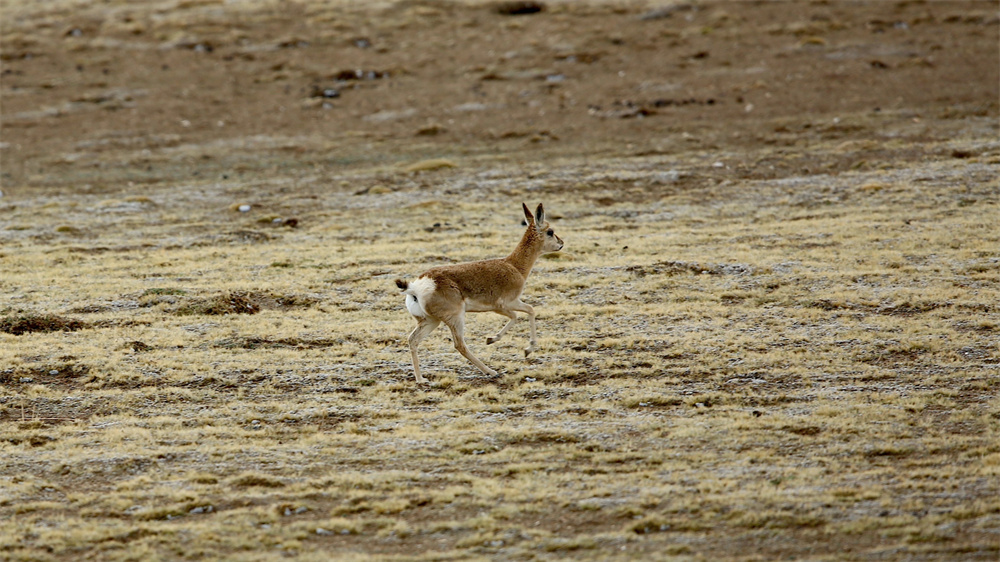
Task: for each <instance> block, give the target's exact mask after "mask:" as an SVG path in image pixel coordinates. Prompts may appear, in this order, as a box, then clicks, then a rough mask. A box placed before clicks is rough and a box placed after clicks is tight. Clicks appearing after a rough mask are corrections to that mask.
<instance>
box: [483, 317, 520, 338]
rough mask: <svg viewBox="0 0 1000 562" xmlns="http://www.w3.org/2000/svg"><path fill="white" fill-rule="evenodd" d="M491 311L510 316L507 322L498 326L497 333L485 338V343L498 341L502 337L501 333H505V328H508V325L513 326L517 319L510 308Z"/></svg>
mask: <svg viewBox="0 0 1000 562" xmlns="http://www.w3.org/2000/svg"><path fill="white" fill-rule="evenodd" d="M493 312H496V313H497V314H499V315H501V316H506V317H507V318H510V320H508V321H507V323H506V324H504V325H503V328H500V331H499V332H497V335H495V336H493V337H492V338H486V345H490V344H494V343H496V342H498V341H500V338H502V337H503V335H504V334H506V333H507V330H509V329H510V327H511V326H513V325H514V322H515V321H516V320H517V314H515V313H514V311H512V310H494V311H493Z"/></svg>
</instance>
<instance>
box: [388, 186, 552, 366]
mask: <svg viewBox="0 0 1000 562" xmlns="http://www.w3.org/2000/svg"><path fill="white" fill-rule="evenodd" d="M521 207H522V208H523V209H524V217H525V219H526V220H527V223H528V229H527V230H526V231H525V232H524V236H522V237H521V241H520V242H519V243H518V244H517V247H516V248H514V251H513V252H511V253H510V255H509V256H507V257H505V258H499V259H492V260H482V261H474V262H468V263H460V264H455V265H445V266H441V267H435V268H432V269H428V270H427V271H425V272H424V273H422V274H421V275H420V277H418V278H417V279H415V280H413V281H409V282H407V281H403V280H402V279H397V280H396V286H397V287H399V288H400V289H402V290H403V293H404V294H405V295H406V309H407V310H409V311H410V314H412V315H413V317H414V318H415V319H416V320H417V327H416V328H414V329H413V332H411V333H410V339H409V343H410V355H411V356H412V357H413V374H414V375H416V377H417V384H420V383H423V382H425V379H424V377H422V376H421V375H420V361H419V360H418V359H417V346H419V345H420V341H421V340H423V339H424V338H425V337H427V335H428V334H430V333H431V332H433V331H434V328H437V327H438V324H440V323H441V322H444V323H445V325H446V326H448V328H450V329H451V337H452V339H453V340H454V342H455V349H456V350H458V352H459V353H461V354H462V355H464V356H465V358H466V359H468V360H469V361H471V362H472V364H473V365H475V366H476V367H477V368H479V370H480V371H482V372H483V373H485V374H487V375H491V376H492V375H496V374H497V373H496V371H494V370H493V369H490V368H489V367H487V366H486V365H484V364H483V362H482V361H480V360H479V359H477V358H476V356H475V355H473V354H472V352H471V351H469V348H467V347H466V346H465V338H464V332H465V313H466V312H496V313H497V314H500V315H502V316H506V317H507V318H510V320H508V321H507V323H506V324H504V326H503V328H500V331H499V332H497V334H496V335H495V336H493V337H491V338H486V344H487V345H489V344H492V343H496V342H498V341H500V338H502V337H503V335H504V334H506V333H507V330H509V329H510V327H511V326H513V325H514V321H515V320H517V314H516V313H517V312H523V313H525V314H527V315H528V320H530V322H531V340H530V342H529V343H528V347H527V348H526V349H525V350H524V356H525V357H527V356H528V355H529V354H530V353H531V352H532V351H535V348H536V346H537V341H536V339H535V310H534V309H533V308H531V307H530V306H528V305H526V304H524V303H523V302H521V291H522V290H524V282H525V280H527V279H528V274H530V273H531V268H532V267H533V266H534V265H535V261H536V260H537V259H538V256H540V255H542V254H549V253H552V252H558V251H559V250H561V249H562V247H563V241H562V239H560V238H559V237H558V236H556V233H555V232H553V231H552V229H551V228H549V223H548V222H546V221H545V209H544V208H543V207H542V205H541V204H539V205H538V208H537V209H536V210H535V214H534V215H532V214H531V211H529V210H528V206H527V205H525V204H524V203H521Z"/></svg>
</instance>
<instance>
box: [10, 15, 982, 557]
mask: <svg viewBox="0 0 1000 562" xmlns="http://www.w3.org/2000/svg"><path fill="white" fill-rule="evenodd" d="M181 4H183V5H184V6H183V7H187V8H189V9H192V10H197V9H201V8H203V7H204V6H210V7H212V6H216V4H215V3H211V2H192V1H188V2H181ZM251 4H252V3H251ZM833 4H834V5H836V3H833ZM123 5H125V4H124V3H123ZM406 5H407V6H411V4H406ZM412 5H413V6H417V7H424V8H425V9H426V10H438V11H441V10H444V8H442V6H445V4H440V3H415V4H412ZM802 5H803V6H804V5H806V4H805V3H802ZM827 5H828V4H821V7H822V6H827ZM4 6H5V8H4V9H5V10H10V9H12V8H11V6H10V3H7V4H4ZM557 6H558V5H557ZM734 6H735V5H734ZM808 6H810V7H815V6H814V5H813V4H809V5H808ZM980 7H981V4H980ZM135 9H138V8H135ZM234 9H235V8H234ZM247 9H249V8H247ZM470 9H472V8H470ZM476 9H479V8H478V7H477V8H476ZM581 9H582V8H581ZM644 9H645V8H643V9H639V8H635V9H631V8H630V9H629V10H625V9H624V8H622V10H624V11H614V12H612V13H613V14H617V15H621V16H622V17H627V18H630V19H629V20H628V21H638V18H637V14H641V13H643V10H644ZM729 9H730V10H736V9H737V8H732V7H731V8H729ZM565 10H569V9H568V8H565ZM630 10H631V11H630ZM179 13H181V12H179ZM199 13H200V12H199ZM560 13H562V14H565V13H571V11H569V12H565V11H564V12H559V11H558V10H556V11H555V14H554V16H552V17H555V16H557V15H559V14H560ZM696 13H698V12H696ZM210 14H215V12H210ZM43 15H44V14H43ZM418 15H419V12H418ZM32 17H36V18H43V16H40V15H38V14H35V15H33V16H32ZM46 17H47V16H46ZM170 17H174V16H170V15H169V12H165V13H164V14H162V17H160V18H159V19H156V18H153V19H151V20H149V21H154V22H158V23H157V24H156V25H159V26H160V27H158V28H156V29H159V30H160V31H162V30H163V29H166V28H168V27H169V26H168V24H169V22H170ZM176 17H179V16H176ZM206 17H207V16H206ZM427 17H434V18H437V17H439V16H438V15H434V16H427ZM533 17H534V16H533ZM539 17H541V16H539ZM546 17H548V16H546ZM746 17H750V16H746ZM246 18H248V19H246V20H242V21H243V23H244V24H246V23H247V21H249V16H246ZM43 19H44V18H43ZM939 19H940V21H944V18H943V17H942V18H939ZM143 21H146V20H142V19H136V20H133V21H132V22H123V23H122V25H125V24H129V23H130V24H131V25H152V24H142V22H143ZM199 21H201V20H199ZM204 21H209V20H207V19H206V20H204ZM517 21H522V20H517ZM587 21H593V19H590V20H587ZM671 21H674V20H671ZM817 21H820V20H817ZM209 23H211V22H209ZM696 23H697V22H696ZM206 25H207V26H208V25H209V24H206ZM247 25H249V24H247ZM394 25H395V24H394ZM411 25H416V24H411ZM517 25H530V24H520V23H519V24H517ZM693 25H694V24H693ZM748 25H749V24H748ZM970 25H971V24H970ZM990 25H992V27H990V28H989V30H990V33H994V34H995V28H996V24H995V23H993V24H990ZM43 27H44V26H43ZM209 27H210V26H209ZM417 27H419V26H417ZM86 29H89V28H85V30H86ZM400 29H404V30H405V28H400ZM60 31H61V28H60ZM153 31H154V30H153V29H152V28H149V29H144V30H143V31H139V32H136V31H135V30H131V31H129V30H126V31H125V32H122V33H126V34H127V35H129V36H133V35H134V36H135V37H137V38H142V37H145V35H144V34H146V33H149V34H151V33H153ZM201 31H202V32H203V33H205V34H209V35H210V30H209V31H205V30H204V29H202V30H201ZM866 32H867V31H866ZM9 33H12V31H10V30H9V29H7V30H6V31H5V34H8V37H9ZM87 33H90V32H89V31H87ZM114 33H116V31H115V30H113V29H112V30H110V31H107V34H108V35H109V36H112V37H115V35H114ZM164 33H165V32H164ZM191 33H194V31H191ZM213 33H216V36H218V37H223V38H224V37H225V33H223V32H222V31H218V30H216V31H215V32H213ZM234 33H235V32H234ZM300 33H301V34H303V35H295V37H305V38H310V37H311V36H309V35H308V34H307V33H306V31H302V30H300ZM345 33H346V32H345ZM810 33H820V31H815V32H810ZM167 35H169V34H167ZM289 36H291V35H289ZM164 37H166V36H164ZM794 37H796V38H799V37H801V35H795V36H794ZM136 40H139V39H136ZM161 40H163V41H166V40H167V39H166V38H161ZM303 41H304V39H303ZM830 41H832V39H831V40H830ZM226 44H227V43H226V42H225V40H224V39H219V42H218V44H216V47H215V49H216V50H217V51H219V52H223V51H224V49H225V45H226ZM813 44H820V41H819V39H814V41H813V43H809V44H808V45H813ZM101 48H103V47H100V46H99V45H98V46H94V45H91V46H90V47H87V49H97V50H98V52H99V53H105V54H104V55H103V56H111V55H108V54H106V51H100V49H101ZM79 49H80V50H78V51H74V52H76V53H78V54H79V53H84V54H86V53H90V51H88V50H86V49H84V48H83V47H79ZM4 52H5V53H9V52H11V51H10V46H9V44H5V45H4ZM79 56H83V55H82V54H81V55H79ZM95 56H96V55H95ZM186 56H196V55H195V54H193V53H188V55H186ZM258 56H260V57H264V56H265V55H263V54H261V55H258ZM6 64H8V66H10V63H6ZM19 64H20V63H19ZM171 64H174V65H176V64H178V63H177V62H176V61H175V62H172V63H171ZM14 68H21V67H18V66H16V65H15V66H14ZM25 72H28V70H25ZM275 72H281V70H278V71H275ZM994 72H995V69H994ZM10 80H11V79H10V78H5V88H8V89H5V90H4V103H5V104H7V103H8V100H10V99H12V98H13V97H16V94H15V93H12V91H11V90H10V89H9V88H10V84H11V82H10ZM987 88H988V87H987ZM992 88H993V89H994V90H995V89H996V85H995V84H994V85H993V86H992ZM43 89H44V88H43ZM40 91H41V90H40ZM46 91H47V90H46ZM39 95H42V94H39ZM151 95H152V94H151ZM373 95H375V94H373ZM18 99H20V98H18ZM16 103H22V102H21V101H18V102H16ZM164 103H168V102H166V101H165V102H164ZM359 103H360V102H359ZM928 103H929V102H928ZM205 107H206V108H211V107H214V106H212V104H207V105H206V106H205ZM961 107H963V108H966V109H967V107H968V106H967V105H962V106H961ZM742 108H743V105H742V104H741V105H740V106H739V107H738V108H737V110H738V111H743V109H742ZM314 109H315V108H307V109H302V111H313V110H314ZM939 109H940V108H938V109H934V110H926V109H922V110H921V111H923V112H924V113H923V114H922V115H923V117H922V118H915V117H914V116H913V114H912V113H911V110H910V109H907V108H902V109H898V108H897V109H892V108H886V109H885V110H883V111H880V112H879V113H878V115H873V114H872V113H871V112H870V111H861V110H858V111H855V112H842V113H839V114H838V117H837V120H836V121H833V120H832V118H831V117H830V116H829V115H824V116H823V117H822V118H816V119H815V120H813V122H814V123H818V124H817V125H815V126H811V127H805V128H803V127H802V126H801V125H802V122H803V121H801V119H805V118H803V117H800V116H795V115H785V116H780V115H778V116H771V117H766V118H762V120H761V121H758V122H756V124H755V125H753V126H754V127H759V129H757V131H758V133H759V135H758V136H757V137H753V135H749V136H750V137H753V138H756V139H757V141H761V139H764V138H766V139H769V140H768V141H767V142H763V141H761V142H756V141H754V142H749V141H747V140H746V139H747V137H748V136H747V135H744V137H743V139H734V137H733V136H732V135H731V134H730V131H729V130H726V129H725V128H721V129H713V128H712V126H711V125H708V124H706V123H705V122H704V121H701V120H698V119H696V120H695V121H692V123H694V125H692V128H691V129H690V130H693V131H695V132H696V135H695V136H696V138H693V139H691V138H689V139H688V140H683V139H684V137H683V136H682V135H681V132H677V134H676V135H670V134H667V133H663V132H662V131H661V133H660V136H658V137H657V139H659V140H657V141H655V142H654V141H650V140H648V139H647V138H646V137H643V134H644V133H636V137H635V138H626V139H625V140H628V141H629V142H632V143H634V144H630V145H629V147H628V148H625V147H624V145H622V146H621V147H619V148H618V149H617V150H612V149H609V148H608V147H609V146H612V145H613V144H614V142H617V140H620V139H622V138H625V137H626V136H627V134H629V133H628V132H627V130H626V129H625V127H626V126H625V125H623V124H622V123H623V122H625V120H616V121H614V123H613V124H607V127H609V129H602V131H604V132H606V133H607V134H608V135H609V136H608V137H607V138H606V139H601V138H596V137H595V139H593V144H589V145H583V144H580V143H577V144H572V143H574V142H577V141H575V140H566V141H565V142H563V141H558V140H555V141H550V140H549V139H547V138H545V135H539V134H538V133H535V132H529V133H530V134H527V136H517V135H514V136H512V137H510V138H503V139H499V140H498V139H496V138H493V137H491V138H492V140H491V141H490V143H487V144H476V142H472V141H469V142H466V141H464V140H462V138H464V137H461V138H454V137H447V136H446V137H444V140H441V139H439V138H437V137H435V136H434V135H430V136H428V135H424V134H420V135H419V136H413V129H414V127H415V125H414V124H413V123H410V124H408V125H405V130H406V131H407V133H406V134H405V135H403V134H400V135H396V133H394V132H393V131H395V130H384V129H378V127H380V126H381V125H377V124H376V125H372V127H373V128H375V129H378V132H377V133H372V134H368V133H366V134H360V133H357V134H354V133H350V132H344V133H343V134H340V133H338V134H335V135H324V134H319V133H303V134H287V135H286V134H272V135H263V134H261V135H256V134H249V133H248V134H246V135H242V136H240V135H237V136H220V137H218V138H214V137H211V134H220V133H218V132H216V133H213V132H212V130H209V131H207V132H206V131H192V132H191V134H190V136H184V135H187V133H178V135H179V136H177V137H166V136H162V137H161V136H156V135H155V134H152V133H149V134H147V133H142V134H133V135H130V136H121V135H117V136H116V135H113V134H108V133H106V132H105V133H102V134H103V136H98V137H96V138H95V137H87V136H85V135H82V134H81V136H80V137H79V138H71V141H66V140H65V139H59V138H56V137H55V136H53V135H51V134H41V133H39V131H40V130H41V131H44V130H47V129H44V127H46V126H48V125H46V123H50V121H47V120H46V119H49V118H46V117H43V116H37V115H36V116H35V117H32V115H31V114H26V113H25V112H26V111H28V110H27V109H24V111H21V112H20V113H17V114H16V115H15V117H14V118H12V119H9V118H10V116H11V115H12V114H11V113H9V110H5V114H4V118H5V123H8V124H9V123H11V122H13V123H20V124H19V125H14V126H13V128H12V127H10V126H8V127H7V128H5V130H4V139H3V141H4V142H5V143H23V145H24V146H25V147H29V146H33V147H35V148H34V149H32V150H36V152H34V153H30V154H29V149H28V148H25V149H24V150H25V152H24V153H23V154H21V153H18V154H19V156H17V158H16V159H15V157H14V156H12V154H13V150H14V149H13V148H11V147H10V146H9V145H8V146H7V147H5V148H4V149H3V156H4V167H5V170H6V172H7V174H5V176H4V186H3V190H4V195H3V197H2V198H0V218H2V227H0V243H2V246H0V272H2V273H0V389H2V390H0V455H2V458H3V461H2V463H0V557H2V558H3V559H9V560H144V561H146V560H178V559H183V560H213V559H227V560H271V559H277V558H283V557H289V558H295V559H300V560H328V559H330V558H331V557H335V558H341V559H351V560H355V559H356V560H366V559H370V560H476V559H483V560H486V559H493V560H553V559H564V558H572V559H581V560H637V559H677V560H689V559H690V560H751V559H759V560H772V559H778V558H793V559H813V560H833V559H837V560H861V559H865V560H871V559H878V560H996V559H997V557H998V556H1000V344H998V341H1000V308H998V303H1000V250H998V249H1000V230H998V227H997V223H998V217H1000V212H998V211H1000V183H998V179H997V169H998V164H1000V141H998V140H997V133H998V129H997V106H996V104H995V103H992V105H991V104H989V103H987V104H985V105H982V106H981V108H980V109H978V110H975V111H972V112H969V111H966V110H965V109H963V110H962V111H960V112H958V113H957V114H955V113H949V114H947V115H943V114H942V113H941V112H940V111H943V110H940V111H939ZM206 111H208V110H206ZM679 111H680V110H679ZM775 111H777V110H775ZM109 115H113V116H118V115H121V113H120V112H117V110H116V112H111V113H109ZM304 115H305V117H303V118H302V119H303V120H305V121H309V120H312V119H314V114H313V113H304ZM65 118H66V119H74V118H76V117H74V116H73V115H68V116H66V117H65ZM113 118H118V117H113ZM654 118H655V117H653V116H650V117H649V120H650V121H652V120H653V119H654ZM32 119H37V124H35V125H30V126H29V125H27V124H25V123H27V122H31V123H35V121H31V120H32ZM484 119H486V117H484ZM594 119H595V120H594V121H592V123H605V121H598V120H597V118H594ZM699 119H700V118H699ZM18 120H20V121H18ZM569 120H572V119H569ZM628 123H639V121H634V120H631V121H628ZM131 126H133V127H136V126H137V125H135V124H133V125H131ZM390 126H392V127H395V126H396V125H386V127H390ZM595 126H596V125H595ZM601 126H602V127H603V126H605V125H601ZM636 127H638V125H636ZM748 127H749V125H748ZM453 130H454V129H453ZM387 131H388V132H387ZM760 131H765V133H760ZM170 134H174V133H170ZM685 134H686V133H685ZM33 135H34V136H33ZM227 135H228V133H227ZM373 135H374V136H373ZM531 135H535V136H534V137H532V136H531ZM559 136H561V138H564V139H565V138H567V137H566V136H565V135H564V134H563V133H560V135H559ZM688 136H689V137H690V135H688ZM674 137H677V138H679V139H681V140H669V139H672V138H674ZM466 140H467V139H466ZM104 141H106V142H104ZM60 142H68V143H69V144H67V145H60V144H58V143H60ZM101 142H104V144H101ZM484 142H485V141H484ZM588 142H589V141H588ZM32 143H34V144H32ZM46 143H49V144H46ZM73 143H76V144H73ZM86 143H90V144H86ZM560 143H561V144H560ZM657 143H659V144H657ZM663 143H666V144H663ZM671 143H675V144H671ZM45 147H48V148H45ZM43 148H45V150H48V151H49V152H45V150H43ZM17 150H21V149H17ZM522 201H524V202H527V203H528V204H529V205H532V206H533V205H534V204H536V203H538V202H544V203H545V207H546V210H547V211H548V214H549V218H550V220H551V222H552V224H553V227H554V228H555V229H556V231H557V232H558V233H559V235H560V236H561V237H562V238H563V240H565V242H566V248H565V249H564V251H563V252H561V253H559V254H554V255H550V256H548V257H546V258H543V259H541V260H539V263H538V264H537V266H536V269H535V271H534V272H533V274H532V276H531V278H530V279H529V282H528V286H527V289H526V291H525V302H528V303H530V304H532V305H533V306H535V308H536V310H537V311H538V313H539V319H538V326H539V351H538V352H536V354H534V355H532V357H531V358H530V359H527V360H525V359H524V357H523V352H522V349H523V347H524V346H525V344H526V340H527V323H526V322H524V321H522V322H521V323H519V324H517V325H515V327H514V328H513V329H512V330H511V332H510V333H509V334H508V336H507V337H506V338H505V339H504V340H503V341H502V342H501V343H499V344H496V345H492V346H486V345H485V339H486V337H487V336H488V335H492V334H493V333H494V332H495V331H496V329H498V328H499V326H501V325H502V322H504V321H505V319H504V318H502V317H500V316H497V315H490V314H478V315H470V317H469V323H468V326H467V334H466V337H467V341H468V343H469V345H470V347H471V348H472V350H473V352H474V353H476V354H477V355H478V356H479V357H480V358H481V359H483V360H484V362H485V363H487V364H488V365H490V366H491V367H493V368H496V369H497V370H498V371H500V375H499V376H498V377H496V378H488V377H484V376H482V375H481V374H480V373H479V372H478V371H477V370H476V369H475V368H474V367H472V366H471V365H470V364H468V362H467V361H465V360H464V359H463V358H462V357H461V356H459V355H458V354H457V353H456V352H455V351H454V350H453V348H452V346H451V343H450V341H449V339H448V337H447V334H446V330H443V329H439V330H438V331H437V332H435V333H434V334H433V335H432V336H431V337H429V338H428V339H427V340H426V341H425V343H424V345H423V347H422V352H421V362H422V367H423V369H424V371H425V376H427V377H428V378H429V379H430V384H429V385H428V386H426V387H423V388H420V387H417V386H416V385H415V384H414V382H413V373H412V367H411V365H410V355H409V350H408V348H407V345H406V334H407V333H408V331H409V330H410V329H411V328H412V319H411V318H410V317H409V315H408V314H407V313H406V311H405V308H404V307H403V299H402V298H401V296H400V295H399V293H398V291H397V289H396V288H395V286H394V285H393V279H395V278H397V277H410V276H413V275H415V274H417V273H419V272H420V271H422V270H424V269H426V268H428V267H431V266H435V265H440V264H447V263H455V262H459V261H466V260H473V259H481V258H486V257H497V256H502V255H505V254H506V253H507V252H509V251H510V249H511V248H512V247H513V245H514V244H515V243H516V241H517V239H518V238H519V236H520V234H521V232H522V227H521V225H520V219H521V210H520V203H521V202H522ZM241 206H249V210H246V209H247V207H242V208H243V209H244V210H241Z"/></svg>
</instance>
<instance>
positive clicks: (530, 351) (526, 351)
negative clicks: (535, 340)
mask: <svg viewBox="0 0 1000 562" xmlns="http://www.w3.org/2000/svg"><path fill="white" fill-rule="evenodd" d="M533 351H535V346H533V345H532V346H529V347H527V348H525V350H524V357H525V358H527V357H528V356H529V355H531V353H532V352H533Z"/></svg>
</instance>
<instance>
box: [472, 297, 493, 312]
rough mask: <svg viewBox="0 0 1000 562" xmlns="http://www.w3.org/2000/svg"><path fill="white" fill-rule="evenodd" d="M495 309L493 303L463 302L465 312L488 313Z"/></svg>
mask: <svg viewBox="0 0 1000 562" xmlns="http://www.w3.org/2000/svg"><path fill="white" fill-rule="evenodd" d="M496 309H497V307H496V304H494V303H486V302H482V301H477V300H474V299H466V301H465V311H466V312H490V311H493V310H496Z"/></svg>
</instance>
